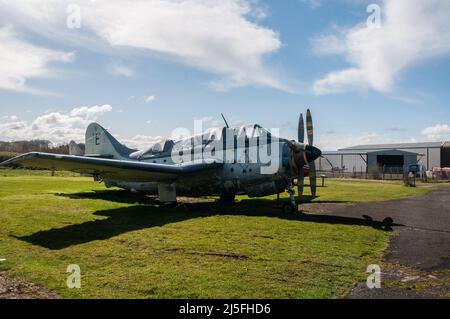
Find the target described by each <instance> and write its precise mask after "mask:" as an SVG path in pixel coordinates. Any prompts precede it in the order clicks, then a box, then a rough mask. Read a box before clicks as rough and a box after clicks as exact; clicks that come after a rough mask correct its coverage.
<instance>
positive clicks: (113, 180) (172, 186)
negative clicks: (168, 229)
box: [0, 110, 321, 213]
mask: <svg viewBox="0 0 450 319" xmlns="http://www.w3.org/2000/svg"><path fill="white" fill-rule="evenodd" d="M224 119H225V118H224ZM225 123H226V120H225ZM306 127H307V137H308V144H305V143H304V132H305V127H304V121H303V115H302V114H301V115H300V119H299V125H298V141H294V140H289V139H285V138H279V137H276V136H275V134H272V133H271V132H269V131H268V130H266V129H264V128H262V127H261V126H259V125H247V126H241V127H236V128H230V127H229V126H228V123H226V126H225V127H220V128H213V129H209V130H207V131H206V132H204V133H203V134H200V135H196V136H192V137H189V138H183V139H180V140H177V141H175V140H165V141H161V142H160V143H156V144H155V145H153V146H152V147H150V148H149V149H147V150H133V149H130V148H128V147H126V146H124V145H122V144H120V143H119V142H118V141H117V140H116V139H115V138H114V137H113V136H112V135H111V134H110V133H109V132H108V131H107V130H105V129H104V128H103V127H101V126H100V125H98V124H96V123H92V124H91V125H89V127H88V128H87V130H86V150H85V153H84V154H83V153H82V152H81V150H80V149H78V148H77V147H76V145H75V144H74V143H71V145H70V153H71V155H57V154H48V153H36V152H33V153H27V154H24V155H21V156H18V157H15V158H13V159H10V160H8V161H6V162H3V163H1V164H0V165H3V166H7V165H10V164H15V165H21V166H23V167H35V168H45V169H51V170H65V171H72V172H77V173H80V174H84V175H90V176H92V177H93V178H94V179H95V180H96V181H103V182H104V183H105V185H106V187H120V188H124V189H127V190H130V191H133V192H143V193H147V194H155V195H159V199H160V201H161V202H162V203H165V204H174V203H176V197H177V195H183V196H195V197H198V196H220V197H221V200H222V201H225V202H232V201H234V197H235V195H237V194H239V195H240V194H246V195H248V196H250V197H262V196H267V195H272V194H279V193H282V192H285V191H286V190H287V191H288V192H289V193H290V199H291V201H290V203H289V204H285V205H284V206H283V210H284V211H285V212H286V213H290V212H293V211H295V210H297V205H296V203H295V197H294V187H293V180H294V179H297V180H298V192H299V196H301V195H302V193H303V181H304V178H305V175H306V174H309V178H310V185H311V192H312V195H313V196H315V194H316V169H315V164H314V161H315V160H316V159H317V158H318V157H320V156H321V151H320V150H319V149H318V148H316V147H314V146H313V124H312V118H311V112H310V111H309V110H308V111H307V116H306Z"/></svg>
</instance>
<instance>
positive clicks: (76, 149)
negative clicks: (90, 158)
mask: <svg viewBox="0 0 450 319" xmlns="http://www.w3.org/2000/svg"><path fill="white" fill-rule="evenodd" d="M69 154H70V155H75V156H83V155H84V152H83V150H82V149H81V147H80V146H79V145H78V144H77V143H76V142H74V141H70V143H69Z"/></svg>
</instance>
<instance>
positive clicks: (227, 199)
mask: <svg viewBox="0 0 450 319" xmlns="http://www.w3.org/2000/svg"><path fill="white" fill-rule="evenodd" d="M235 198H236V195H235V194H222V195H220V202H221V203H224V204H231V203H234V200H235Z"/></svg>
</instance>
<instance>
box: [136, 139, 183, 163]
mask: <svg viewBox="0 0 450 319" xmlns="http://www.w3.org/2000/svg"><path fill="white" fill-rule="evenodd" d="M174 144H175V143H174V141H172V140H160V141H158V142H156V143H155V144H153V145H152V146H151V147H150V148H148V149H146V150H142V151H137V152H134V153H132V154H130V158H135V159H141V158H146V157H152V156H156V155H161V154H164V153H167V154H170V151H171V150H172V147H173V145H174Z"/></svg>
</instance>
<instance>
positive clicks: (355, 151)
mask: <svg viewBox="0 0 450 319" xmlns="http://www.w3.org/2000/svg"><path fill="white" fill-rule="evenodd" d="M383 152H397V153H402V154H413V155H423V154H420V153H416V152H409V151H403V150H399V149H393V148H388V149H386V148H383V149H381V148H380V149H373V150H367V151H361V152H360V151H357V150H347V149H345V150H340V151H324V152H322V154H323V155H324V156H327V155H368V154H377V153H383Z"/></svg>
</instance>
